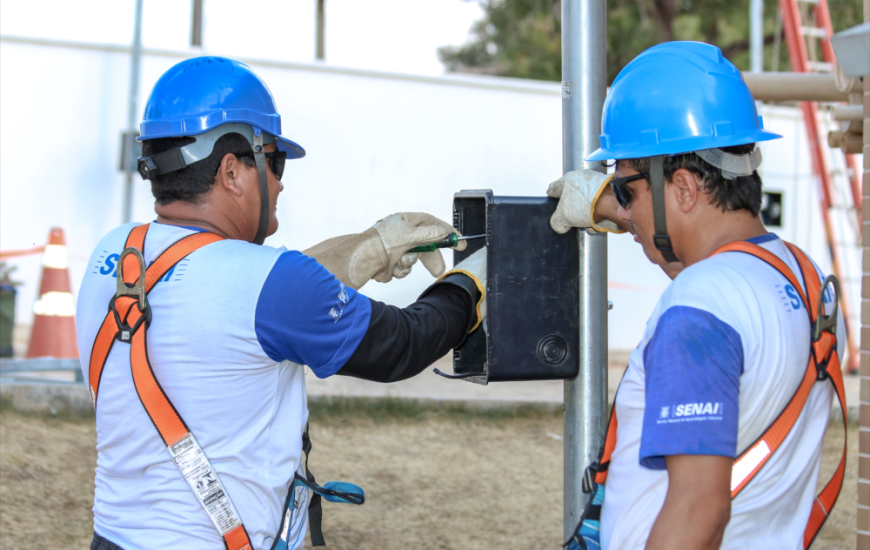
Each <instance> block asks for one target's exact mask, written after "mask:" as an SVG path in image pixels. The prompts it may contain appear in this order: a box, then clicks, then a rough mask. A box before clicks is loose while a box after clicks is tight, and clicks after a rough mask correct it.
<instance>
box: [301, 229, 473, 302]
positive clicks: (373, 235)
mask: <svg viewBox="0 0 870 550" xmlns="http://www.w3.org/2000/svg"><path fill="white" fill-rule="evenodd" d="M451 233H457V234H458V231H456V229H454V228H453V226H451V225H450V224H448V223H446V222H443V221H441V220H439V219H438V218H436V217H435V216H431V215H429V214H425V213H422V212H401V213H398V214H393V215H391V216H387V217H386V218H384V219H382V220H378V222H377V223H376V224H375V225H374V226H372V227H371V228H369V229H367V230H366V231H364V232H362V233H357V234H353V235H343V236H341V237H333V238H332V239H327V240H325V241H323V242H322V243H320V244H317V245H314V246H313V247H311V248H309V249H308V250H304V251H303V252H302V253H303V254H305V255H307V256H311V257H313V258H314V259H316V260H317V261H318V262H319V263H320V264H321V265H322V266H323V267H325V268H326V269H327V270H328V271H329V272H330V273H332V274H333V275H335V276H336V277H337V278H338V280H339V281H341V282H342V283H344V284H345V285H347V286H349V287H351V288H353V289H359V288H360V287H362V286H363V285H364V284H366V283H367V282H369V281H370V280H371V279H374V280H376V281H378V282H380V283H386V282H388V281H390V280H392V278H393V277H395V278H397V279H401V278H402V277H405V276H406V275H408V273H410V272H411V267H412V266H413V265H414V264H415V263H416V262H417V260H418V259H419V260H420V262H421V263H422V264H423V266H424V267H425V268H426V269H427V270H428V271H429V273H431V274H432V276H434V277H438V276H440V275H441V274H442V273H444V269H445V266H444V258H443V257H442V256H441V251H440V250H434V251H432V252H419V253H417V252H408V250H410V249H412V248H414V247H416V246H420V245H424V244H431V243H435V242H438V241H440V240H441V239H444V238H445V237H447V236H448V235H450V234H451ZM465 247H466V243H465V241H459V244H458V245H457V246H456V247H455V248H456V250H465Z"/></svg>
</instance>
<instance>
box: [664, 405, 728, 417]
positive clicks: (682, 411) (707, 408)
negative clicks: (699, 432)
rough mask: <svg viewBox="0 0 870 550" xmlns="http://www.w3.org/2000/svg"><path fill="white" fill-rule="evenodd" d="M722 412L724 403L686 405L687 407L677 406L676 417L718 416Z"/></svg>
mask: <svg viewBox="0 0 870 550" xmlns="http://www.w3.org/2000/svg"><path fill="white" fill-rule="evenodd" d="M721 410H722V403H686V404H685V405H677V406H676V410H675V411H674V416H698V415H702V414H712V415H718V414H720V413H719V411H721Z"/></svg>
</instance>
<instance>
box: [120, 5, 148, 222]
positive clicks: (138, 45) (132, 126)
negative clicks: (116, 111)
mask: <svg viewBox="0 0 870 550" xmlns="http://www.w3.org/2000/svg"><path fill="white" fill-rule="evenodd" d="M142 2H143V0H136V20H135V23H134V27H133V51H132V52H131V54H130V99H129V103H128V110H127V134H126V136H125V138H124V139H126V140H127V144H126V145H127V148H126V150H127V151H128V152H130V151H132V150H133V140H134V139H135V133H136V128H137V124H136V121H137V120H138V118H139V110H138V99H139V62H140V60H141V59H142ZM131 158H132V154H128V155H126V157H125V158H124V161H125V162H127V163H130V162H132V161H131V160H130V159H131ZM125 172H126V174H125V176H124V178H125V181H124V208H123V210H122V211H121V212H122V216H123V218H122V220H121V221H122V222H123V223H130V222H131V221H133V175H134V174H136V168H135V167H134V166H125Z"/></svg>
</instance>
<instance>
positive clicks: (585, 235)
mask: <svg viewBox="0 0 870 550" xmlns="http://www.w3.org/2000/svg"><path fill="white" fill-rule="evenodd" d="M605 16H606V9H605V0H563V1H562V169H563V171H564V172H569V171H571V170H578V169H581V168H591V169H593V170H599V171H602V172H603V171H604V167H603V166H602V165H601V163H599V162H584V161H583V157H584V156H586V155H587V154H589V153H591V152H592V151H593V150H595V149H597V148H598V145H599V142H598V135H599V134H600V132H601V108H602V106H603V105H604V96H605V94H606V85H607V71H606V58H605V52H606V47H607V44H606V24H607V23H606V17H605ZM577 245H578V246H579V247H580V266H579V269H580V350H579V361H580V374H579V375H578V376H577V378H576V379H574V380H566V381H565V436H564V437H565V439H564V442H565V450H564V458H565V466H564V468H565V477H564V485H565V497H564V499H565V500H564V511H565V515H564V538H565V540H567V538H568V537H569V536H571V534H572V532H573V530H574V528H575V527H576V526H577V521H578V520H579V519H580V514H581V513H582V512H583V508H584V506H585V505H586V500H587V498H589V495H586V494H584V493H583V491H582V489H581V481H582V479H583V472H584V470H585V469H586V467H587V466H588V465H589V464H590V463H592V462H593V461H595V460H596V459H597V458H598V451H599V449H600V447H601V444H602V443H603V441H604V432H605V429H606V423H607V234H606V233H595V232H589V231H586V230H583V229H578V230H577Z"/></svg>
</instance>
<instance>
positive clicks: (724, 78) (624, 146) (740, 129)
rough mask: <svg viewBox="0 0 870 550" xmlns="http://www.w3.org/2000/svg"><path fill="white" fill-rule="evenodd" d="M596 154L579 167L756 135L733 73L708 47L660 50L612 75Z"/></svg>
mask: <svg viewBox="0 0 870 550" xmlns="http://www.w3.org/2000/svg"><path fill="white" fill-rule="evenodd" d="M601 127H602V131H601V137H600V139H601V147H600V148H599V149H597V150H596V151H594V152H593V153H592V154H591V155H589V156H588V157H587V158H586V160H611V159H627V158H645V157H652V156H656V155H675V154H679V153H688V152H692V151H699V150H703V149H713V148H721V147H730V146H733V145H742V144H747V143H757V142H760V141H767V140H770V139H777V138H780V137H782V136H780V135H778V134H774V133H772V132H768V131H766V130H764V129H763V126H762V122H761V117H760V116H758V112H757V111H756V109H755V100H754V99H753V98H752V94H751V93H750V92H749V88H748V87H747V86H746V83H745V82H743V77H742V76H741V75H740V71H738V70H737V67H735V66H734V64H732V63H731V62H730V61H728V60H727V59H725V57H724V56H723V55H722V51H721V50H720V49H719V48H717V47H716V46H711V45H710V44H703V43H700V42H666V43H664V44H658V45H657V46H653V47H652V48H649V49H648V50H646V51H645V52H643V53H642V54H640V55H639V56H637V57H636V58H634V59H633V60H632V61H631V62H630V63H629V64H628V65H626V66H625V67H624V68H623V69H622V70H621V71H620V72H619V75H617V77H616V80H614V81H613V85H612V86H611V87H610V93H609V94H608V95H607V99H606V100H605V102H604V111H603V113H602V121H601Z"/></svg>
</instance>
